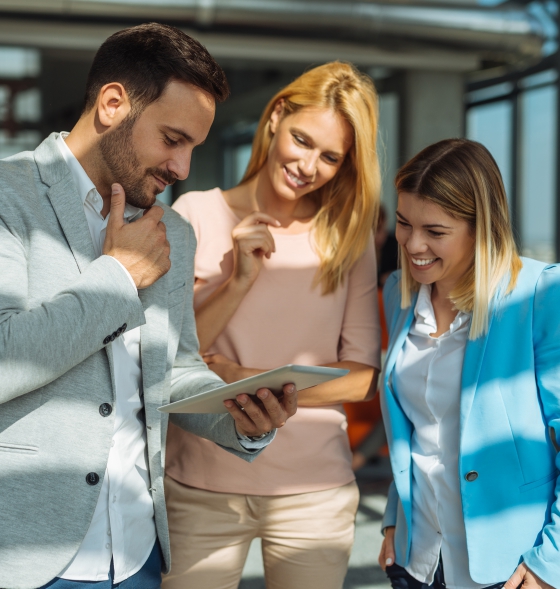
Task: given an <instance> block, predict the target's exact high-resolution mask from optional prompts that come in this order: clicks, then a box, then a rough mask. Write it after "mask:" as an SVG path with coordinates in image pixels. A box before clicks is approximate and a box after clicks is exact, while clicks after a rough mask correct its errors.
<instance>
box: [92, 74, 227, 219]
mask: <svg viewBox="0 0 560 589" xmlns="http://www.w3.org/2000/svg"><path fill="white" fill-rule="evenodd" d="M214 113H215V101H214V98H213V97H212V95H211V94H209V93H208V92H206V91H205V90H202V89H201V88H198V87H197V86H193V85H192V84H188V83H186V82H179V81H175V80H174V81H172V82H170V83H169V84H168V86H167V88H166V89H165V90H164V92H163V94H162V95H161V96H160V98H159V99H158V100H156V101H155V102H153V103H152V104H150V105H149V106H147V107H146V108H145V109H144V110H143V111H142V112H141V113H140V114H139V115H137V116H134V115H133V114H132V113H131V114H129V115H128V116H127V117H126V119H124V120H123V122H122V123H121V124H120V125H118V126H117V127H116V128H115V129H114V130H111V131H109V132H107V133H104V134H103V135H102V137H101V140H100V144H99V146H100V151H101V156H102V157H103V159H104V161H105V164H106V166H107V168H108V170H109V173H110V175H111V179H110V182H111V183H113V182H118V183H119V184H121V185H122V187H123V188H124V191H125V194H126V201H127V202H128V203H129V204H131V205H133V206H135V207H139V208H142V209H147V208H149V207H151V206H152V205H153V204H154V202H155V199H156V196H157V195H158V194H159V193H160V192H163V191H164V190H165V187H166V186H167V185H168V184H173V183H174V182H175V181H176V180H184V179H185V178H186V177H187V176H188V175H189V168H190V164H191V156H192V151H193V149H194V147H196V146H197V145H200V144H201V143H202V142H203V141H204V140H205V139H206V136H207V135H208V131H209V130H210V126H211V124H212V121H213V120H214Z"/></svg>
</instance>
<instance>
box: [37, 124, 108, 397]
mask: <svg viewBox="0 0 560 589" xmlns="http://www.w3.org/2000/svg"><path fill="white" fill-rule="evenodd" d="M57 137H58V133H51V134H50V135H49V136H48V137H47V139H45V141H43V143H41V145H39V147H38V148H37V149H36V150H35V152H34V154H33V155H34V157H35V163H36V164H37V168H38V170H39V174H40V175H41V180H42V181H43V182H44V183H45V184H46V185H47V186H48V187H49V189H48V192H47V196H48V198H49V200H50V202H51V205H52V207H53V209H54V212H55V214H56V216H57V218H58V222H59V223H60V226H61V227H62V231H63V233H64V237H65V238H66V241H67V243H68V246H69V248H70V250H71V251H72V254H73V255H74V259H75V260H76V264H77V265H78V269H79V271H80V273H82V272H84V271H85V269H86V268H87V267H88V266H89V264H91V262H93V261H94V260H95V258H96V257H97V256H96V255H95V250H94V248H93V242H92V241H91V234H90V232H89V227H88V224H87V219H86V215H85V213H84V205H83V202H82V199H81V198H80V195H79V194H78V189H77V187H76V185H75V184H74V180H73V178H72V174H71V173H70V170H69V168H68V166H67V165H66V162H65V161H64V158H63V157H62V154H61V153H60V150H59V149H58V146H57V145H56V139H57ZM105 351H106V352H107V358H108V360H109V369H110V371H111V384H112V387H113V395H114V394H115V393H114V391H115V390H116V389H115V370H114V363H113V349H112V347H111V346H110V345H109V346H106V347H105Z"/></svg>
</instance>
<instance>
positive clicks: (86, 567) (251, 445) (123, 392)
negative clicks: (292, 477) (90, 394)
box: [57, 133, 274, 583]
mask: <svg viewBox="0 0 560 589" xmlns="http://www.w3.org/2000/svg"><path fill="white" fill-rule="evenodd" d="M67 135H68V133H61V134H60V136H59V137H58V138H57V144H58V147H59V149H60V151H61V153H62V155H63V157H64V160H65V161H66V164H67V165H68V167H69V169H70V172H71V174H72V178H73V179H74V183H75V184H76V188H77V189H78V193H79V195H80V198H81V199H82V201H83V204H84V213H85V215H86V220H87V224H88V227H89V231H90V234H91V239H92V242H93V247H94V250H95V253H96V255H97V256H101V254H102V252H103V242H104V241H105V233H106V230H107V222H108V220H109V215H107V216H106V217H105V218H103V217H102V216H101V209H102V208H103V199H102V198H101V195H100V194H99V193H98V192H97V189H96V188H95V185H94V184H93V182H92V181H91V180H90V178H89V177H88V175H87V174H86V172H85V170H84V169H83V167H82V166H81V164H80V162H78V160H77V159H76V157H75V156H74V154H73V153H72V152H71V151H70V148H69V147H68V146H67V145H66V142H65V141H64V138H65V137H66V136H67ZM142 214H143V211H142V209H139V208H136V207H134V206H132V205H130V204H128V203H127V204H126V206H125V212H124V218H125V221H126V222H127V223H128V222H130V221H133V220H135V219H137V218H138V217H140V216H142ZM112 259H113V260H115V264H118V265H119V266H120V267H121V268H122V269H123V272H126V274H127V276H128V277H129V279H130V284H131V288H134V290H135V292H136V285H135V284H134V281H133V279H132V277H131V276H130V274H129V272H128V271H127V270H126V268H125V267H124V266H123V265H122V264H121V263H120V262H119V261H118V260H117V259H115V258H112ZM109 345H110V346H111V347H112V352H113V365H114V378H115V388H116V390H115V403H114V405H113V411H114V412H115V424H114V434H113V439H112V442H111V449H110V450H109V460H108V462H107V469H106V471H105V476H104V477H103V484H102V485H101V492H100V494H99V500H98V502H97V506H96V508H95V511H94V513H93V518H92V521H91V524H90V526H89V528H88V531H87V533H86V536H85V538H84V540H83V542H82V544H81V546H80V548H79V550H78V552H77V553H76V555H75V557H74V559H73V560H72V562H71V563H70V564H69V565H68V567H67V568H66V569H65V570H64V571H63V572H62V573H61V574H60V575H59V576H60V577H61V578H62V579H69V580H74V581H104V580H107V579H108V578H109V569H110V565H111V558H113V566H114V569H115V574H114V578H113V582H115V583H120V582H122V581H124V580H125V579H127V578H128V577H130V576H132V575H133V574H134V573H136V572H138V571H139V570H140V569H141V568H142V566H143V565H144V563H145V562H146V561H147V560H148V557H149V556H150V553H151V551H152V548H153V546H154V543H155V541H156V527H155V521H154V506H153V502H152V497H151V494H150V488H149V487H150V478H149V473H148V465H147V446H146V429H145V425H144V421H143V418H142V415H141V412H142V410H143V408H144V400H143V391H142V363H141V359H140V327H137V328H135V329H131V330H130V331H127V332H126V333H124V334H122V335H121V336H120V337H118V338H116V339H115V340H114V341H113V342H112V343H111V344H109ZM107 401H108V402H109V401H110V399H108V400H107ZM237 437H238V439H239V442H240V444H241V445H242V446H243V447H244V448H245V449H246V450H258V449H261V448H263V447H265V446H266V445H268V444H269V443H270V441H271V440H272V439H273V438H274V435H273V434H268V435H266V436H263V437H262V439H257V440H251V439H250V438H249V437H247V436H243V435H241V434H239V433H238V434H237Z"/></svg>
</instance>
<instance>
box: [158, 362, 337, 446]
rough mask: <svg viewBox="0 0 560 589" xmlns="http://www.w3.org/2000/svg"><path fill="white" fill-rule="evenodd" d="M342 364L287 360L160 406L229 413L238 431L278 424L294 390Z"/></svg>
mask: <svg viewBox="0 0 560 589" xmlns="http://www.w3.org/2000/svg"><path fill="white" fill-rule="evenodd" d="M345 374H348V370H346V369H343V368H332V367H326V366H298V365H292V364H288V365H287V366H281V367H280V368H275V369H274V370H269V371H265V372H260V373H259V374H255V375H253V376H250V377H249V378H244V379H242V380H238V381H236V382H232V383H230V384H227V385H224V386H222V387H218V388H216V389H214V390H211V391H207V392H206V393H200V394H199V395H194V396H193V397H188V398H187V399H182V400H181V401H175V402H174V403H170V404H169V405H164V406H163V407H160V408H159V410H160V411H163V412H165V413H226V411H227V412H228V413H230V414H231V415H232V417H233V418H234V420H235V423H236V426H237V431H238V432H239V433H240V434H241V435H245V436H249V437H258V436H260V435H262V434H264V433H266V432H269V431H270V430H271V429H274V428H277V427H282V426H283V425H284V423H285V422H286V420H287V419H288V418H289V417H291V416H292V415H294V413H295V412H296V409H297V391H298V390H303V389H306V388H309V387H313V386H316V385H318V384H321V383H324V382H327V381H329V380H333V379H335V378H340V377H341V376H344V375H345Z"/></svg>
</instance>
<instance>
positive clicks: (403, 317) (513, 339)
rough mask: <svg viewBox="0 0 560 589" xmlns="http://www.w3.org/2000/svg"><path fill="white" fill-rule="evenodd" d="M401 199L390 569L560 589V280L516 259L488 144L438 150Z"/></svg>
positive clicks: (470, 583)
mask: <svg viewBox="0 0 560 589" xmlns="http://www.w3.org/2000/svg"><path fill="white" fill-rule="evenodd" d="M396 186H397V191H398V194H399V199H398V209H397V231H396V237H397V240H398V241H399V245H400V255H401V262H402V264H401V265H402V271H399V272H397V273H394V274H393V275H392V276H391V277H390V279H389V280H388V281H387V284H386V286H385V290H384V298H385V311H386V317H387V325H388V329H389V333H390V342H389V349H388V353H387V361H386V366H385V370H384V374H383V380H382V386H381V399H382V401H381V402H382V409H383V416H384V420H385V425H386V429H387V437H388V443H389V449H390V455H391V464H392V468H393V473H394V483H393V484H392V486H391V489H390V492H389V500H388V504H387V509H386V513H385V516H384V521H383V529H384V534H385V539H384V542H383V546H382V549H381V553H380V555H379V562H380V564H381V566H382V567H383V568H384V569H385V570H386V572H387V575H388V576H389V578H390V580H391V583H392V586H393V588H394V589H425V588H427V587H434V588H436V589H442V588H443V587H446V589H479V588H482V587H493V588H496V589H497V588H500V587H505V588H506V589H516V588H517V587H523V589H550V588H551V587H553V588H557V589H558V588H559V587H560V500H559V499H558V491H559V490H560V487H559V484H558V483H559V478H558V475H559V472H558V469H559V467H560V461H559V459H558V454H557V440H559V439H560V267H559V266H557V265H546V264H544V263H541V262H537V261H535V260H530V259H526V258H520V257H519V256H518V254H517V251H516V247H515V243H514V239H513V235H512V230H511V225H510V221H509V213H508V204H507V199H506V195H505V192H504V188H503V184H502V179H501V176H500V173H499V170H498V167H497V165H496V163H495V161H494V160H493V158H492V156H491V155H490V154H489V152H488V151H487V150H486V149H485V148H484V147H483V146H482V145H480V144H478V143H475V142H472V141H468V140H465V139H450V140H445V141H441V142H439V143H436V144H435V145H432V146H430V147H427V148H426V149H424V150H423V151H422V152H420V153H419V154H418V155H417V156H416V157H414V158H413V159H412V160H411V161H410V162H408V163H407V164H406V165H405V166H404V167H403V168H402V169H401V170H400V171H399V173H398V175H397V179H396Z"/></svg>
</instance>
